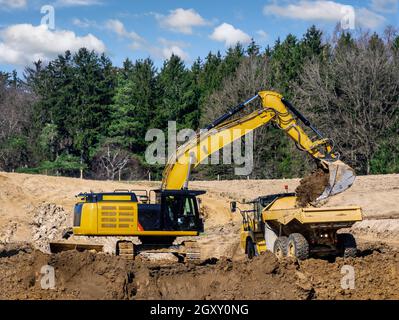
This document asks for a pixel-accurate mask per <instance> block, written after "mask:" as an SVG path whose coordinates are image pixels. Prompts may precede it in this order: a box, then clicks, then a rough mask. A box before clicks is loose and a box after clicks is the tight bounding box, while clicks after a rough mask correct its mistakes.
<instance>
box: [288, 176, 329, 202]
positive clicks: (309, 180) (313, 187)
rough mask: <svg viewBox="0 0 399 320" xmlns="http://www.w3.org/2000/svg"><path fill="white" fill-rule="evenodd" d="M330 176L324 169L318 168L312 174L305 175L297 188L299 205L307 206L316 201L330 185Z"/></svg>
mask: <svg viewBox="0 0 399 320" xmlns="http://www.w3.org/2000/svg"><path fill="white" fill-rule="evenodd" d="M328 180H329V176H328V174H327V173H325V172H324V171H323V170H322V169H317V170H316V171H314V172H312V173H311V174H310V175H308V176H306V177H304V178H303V179H302V180H301V181H300V182H299V186H298V187H297V188H296V189H295V193H296V196H297V206H298V207H306V206H307V205H308V204H309V203H312V202H313V201H315V200H316V199H317V198H318V197H319V196H320V195H321V194H322V193H323V191H324V189H325V188H326V186H327V185H328Z"/></svg>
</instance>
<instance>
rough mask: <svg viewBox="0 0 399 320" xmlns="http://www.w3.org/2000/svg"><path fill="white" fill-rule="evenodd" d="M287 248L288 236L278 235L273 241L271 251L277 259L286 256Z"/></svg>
mask: <svg viewBox="0 0 399 320" xmlns="http://www.w3.org/2000/svg"><path fill="white" fill-rule="evenodd" d="M287 250H288V238H287V237H278V238H277V239H276V241H275V242H274V248H273V253H274V254H275V255H276V257H277V258H278V259H282V258H284V257H286V256H287Z"/></svg>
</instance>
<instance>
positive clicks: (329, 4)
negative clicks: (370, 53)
mask: <svg viewBox="0 0 399 320" xmlns="http://www.w3.org/2000/svg"><path fill="white" fill-rule="evenodd" d="M348 11H354V12H355V20H356V23H357V24H358V25H359V26H361V27H366V28H375V27H377V26H379V25H381V24H383V23H384V22H385V21H386V19H385V18H384V17H383V16H381V15H379V14H377V13H375V12H373V11H370V10H368V9H366V8H354V7H353V6H350V5H344V4H341V3H338V2H334V1H324V0H316V1H310V0H300V1H297V2H295V3H291V4H288V5H286V6H282V5H277V4H274V3H273V4H268V5H266V6H265V7H264V8H263V13H264V15H275V16H278V17H285V18H290V19H300V20H310V21H326V22H335V23H338V22H340V21H341V19H342V18H343V17H344V15H345V14H347V13H348Z"/></svg>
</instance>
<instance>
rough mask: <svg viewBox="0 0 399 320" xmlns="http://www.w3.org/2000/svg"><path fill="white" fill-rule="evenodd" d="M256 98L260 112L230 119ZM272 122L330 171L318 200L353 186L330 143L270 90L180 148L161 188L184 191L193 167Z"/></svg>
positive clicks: (352, 175)
mask: <svg viewBox="0 0 399 320" xmlns="http://www.w3.org/2000/svg"><path fill="white" fill-rule="evenodd" d="M257 98H260V99H261V101H262V107H261V108H260V109H258V110H255V111H253V112H252V113H250V114H248V115H245V116H243V117H238V118H233V116H234V115H236V114H237V113H238V112H240V111H242V110H244V109H245V107H246V106H247V105H248V104H249V103H250V102H252V101H253V100H255V99H257ZM297 119H299V120H300V121H301V122H302V123H303V124H304V125H305V126H307V127H309V128H310V129H311V130H312V131H313V132H314V133H315V134H316V135H317V140H314V141H313V140H312V139H310V138H309V136H308V135H307V134H306V133H305V131H304V130H303V129H302V127H301V126H300V125H299V124H298V122H297ZM271 121H273V122H274V123H275V124H276V125H277V126H278V127H279V128H280V129H282V131H283V132H285V133H286V134H287V135H288V136H289V137H290V138H291V139H292V140H294V142H295V144H296V145H297V147H298V148H299V149H300V150H302V151H305V152H307V153H308V154H309V155H310V156H311V157H312V158H314V159H315V160H317V161H318V163H319V165H320V166H321V167H322V168H323V169H324V170H325V171H328V172H329V175H330V177H329V183H328V185H327V187H326V189H325V190H324V192H323V193H322V195H321V196H320V197H319V198H318V199H317V200H322V199H326V198H328V197H329V196H332V195H334V194H337V193H340V192H343V191H345V190H346V189H348V188H349V187H350V186H351V185H352V184H353V182H354V180H355V173H354V171H353V169H352V168H350V167H349V166H348V165H346V164H344V163H343V162H342V161H340V160H339V155H338V154H335V153H334V152H333V146H332V143H331V141H330V140H329V139H326V138H324V137H323V136H322V134H321V133H320V132H319V131H318V130H317V129H316V128H315V127H314V126H313V125H312V124H311V123H310V121H309V120H308V119H306V118H305V117H304V116H303V115H302V114H301V113H300V112H299V111H298V110H297V109H295V107H294V106H292V104H291V103H290V102H289V101H287V100H286V99H285V98H283V96H281V95H280V94H278V93H276V92H272V91H261V92H259V93H258V94H257V95H256V96H254V97H252V98H250V99H248V100H247V101H245V102H244V103H242V104H239V105H238V106H236V107H234V108H232V109H231V110H230V111H229V112H227V113H226V114H224V115H222V116H221V117H219V118H218V119H216V120H215V121H214V122H213V123H211V124H210V125H208V126H207V127H206V128H205V129H203V130H200V132H198V133H197V134H196V136H194V137H192V138H191V139H190V140H189V141H187V142H186V143H185V144H183V145H182V146H180V147H179V148H178V149H177V151H176V154H175V155H173V156H172V157H170V158H169V160H168V163H167V165H166V167H165V170H164V173H163V180H162V187H161V188H162V189H170V190H179V189H186V188H187V187H188V181H189V178H190V172H191V170H192V169H193V168H195V167H196V166H198V165H199V164H200V163H202V162H203V161H204V160H205V159H206V158H207V157H209V156H210V155H212V154H213V153H215V152H216V151H218V150H220V149H222V148H223V147H224V146H226V145H228V144H230V143H232V142H234V141H235V140H237V139H240V138H241V137H242V136H244V135H246V134H248V133H249V132H250V131H252V130H254V129H256V128H259V127H261V126H263V125H266V124H268V123H269V122H271Z"/></svg>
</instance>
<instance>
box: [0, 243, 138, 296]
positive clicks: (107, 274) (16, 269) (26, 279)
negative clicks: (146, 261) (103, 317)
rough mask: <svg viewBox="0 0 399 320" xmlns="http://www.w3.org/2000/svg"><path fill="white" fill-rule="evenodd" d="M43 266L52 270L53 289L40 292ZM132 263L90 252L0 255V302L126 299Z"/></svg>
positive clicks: (22, 251) (131, 287)
mask: <svg viewBox="0 0 399 320" xmlns="http://www.w3.org/2000/svg"><path fill="white" fill-rule="evenodd" d="M43 266H51V267H53V268H54V275H55V277H54V280H55V283H54V284H55V288H54V289H42V280H43V275H42V274H41V271H42V268H43ZM132 268H133V266H132V264H131V263H129V262H128V261H127V260H125V259H123V258H120V257H116V256H111V255H106V254H95V253H92V252H77V251H66V252H61V253H59V254H56V255H48V254H44V253H42V252H40V251H38V250H34V248H31V247H23V248H11V247H8V248H7V249H6V250H3V251H2V252H0V274H1V275H2V281H1V282H0V299H129V298H132V297H133V295H134V294H135V287H134V284H133V272H132Z"/></svg>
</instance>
